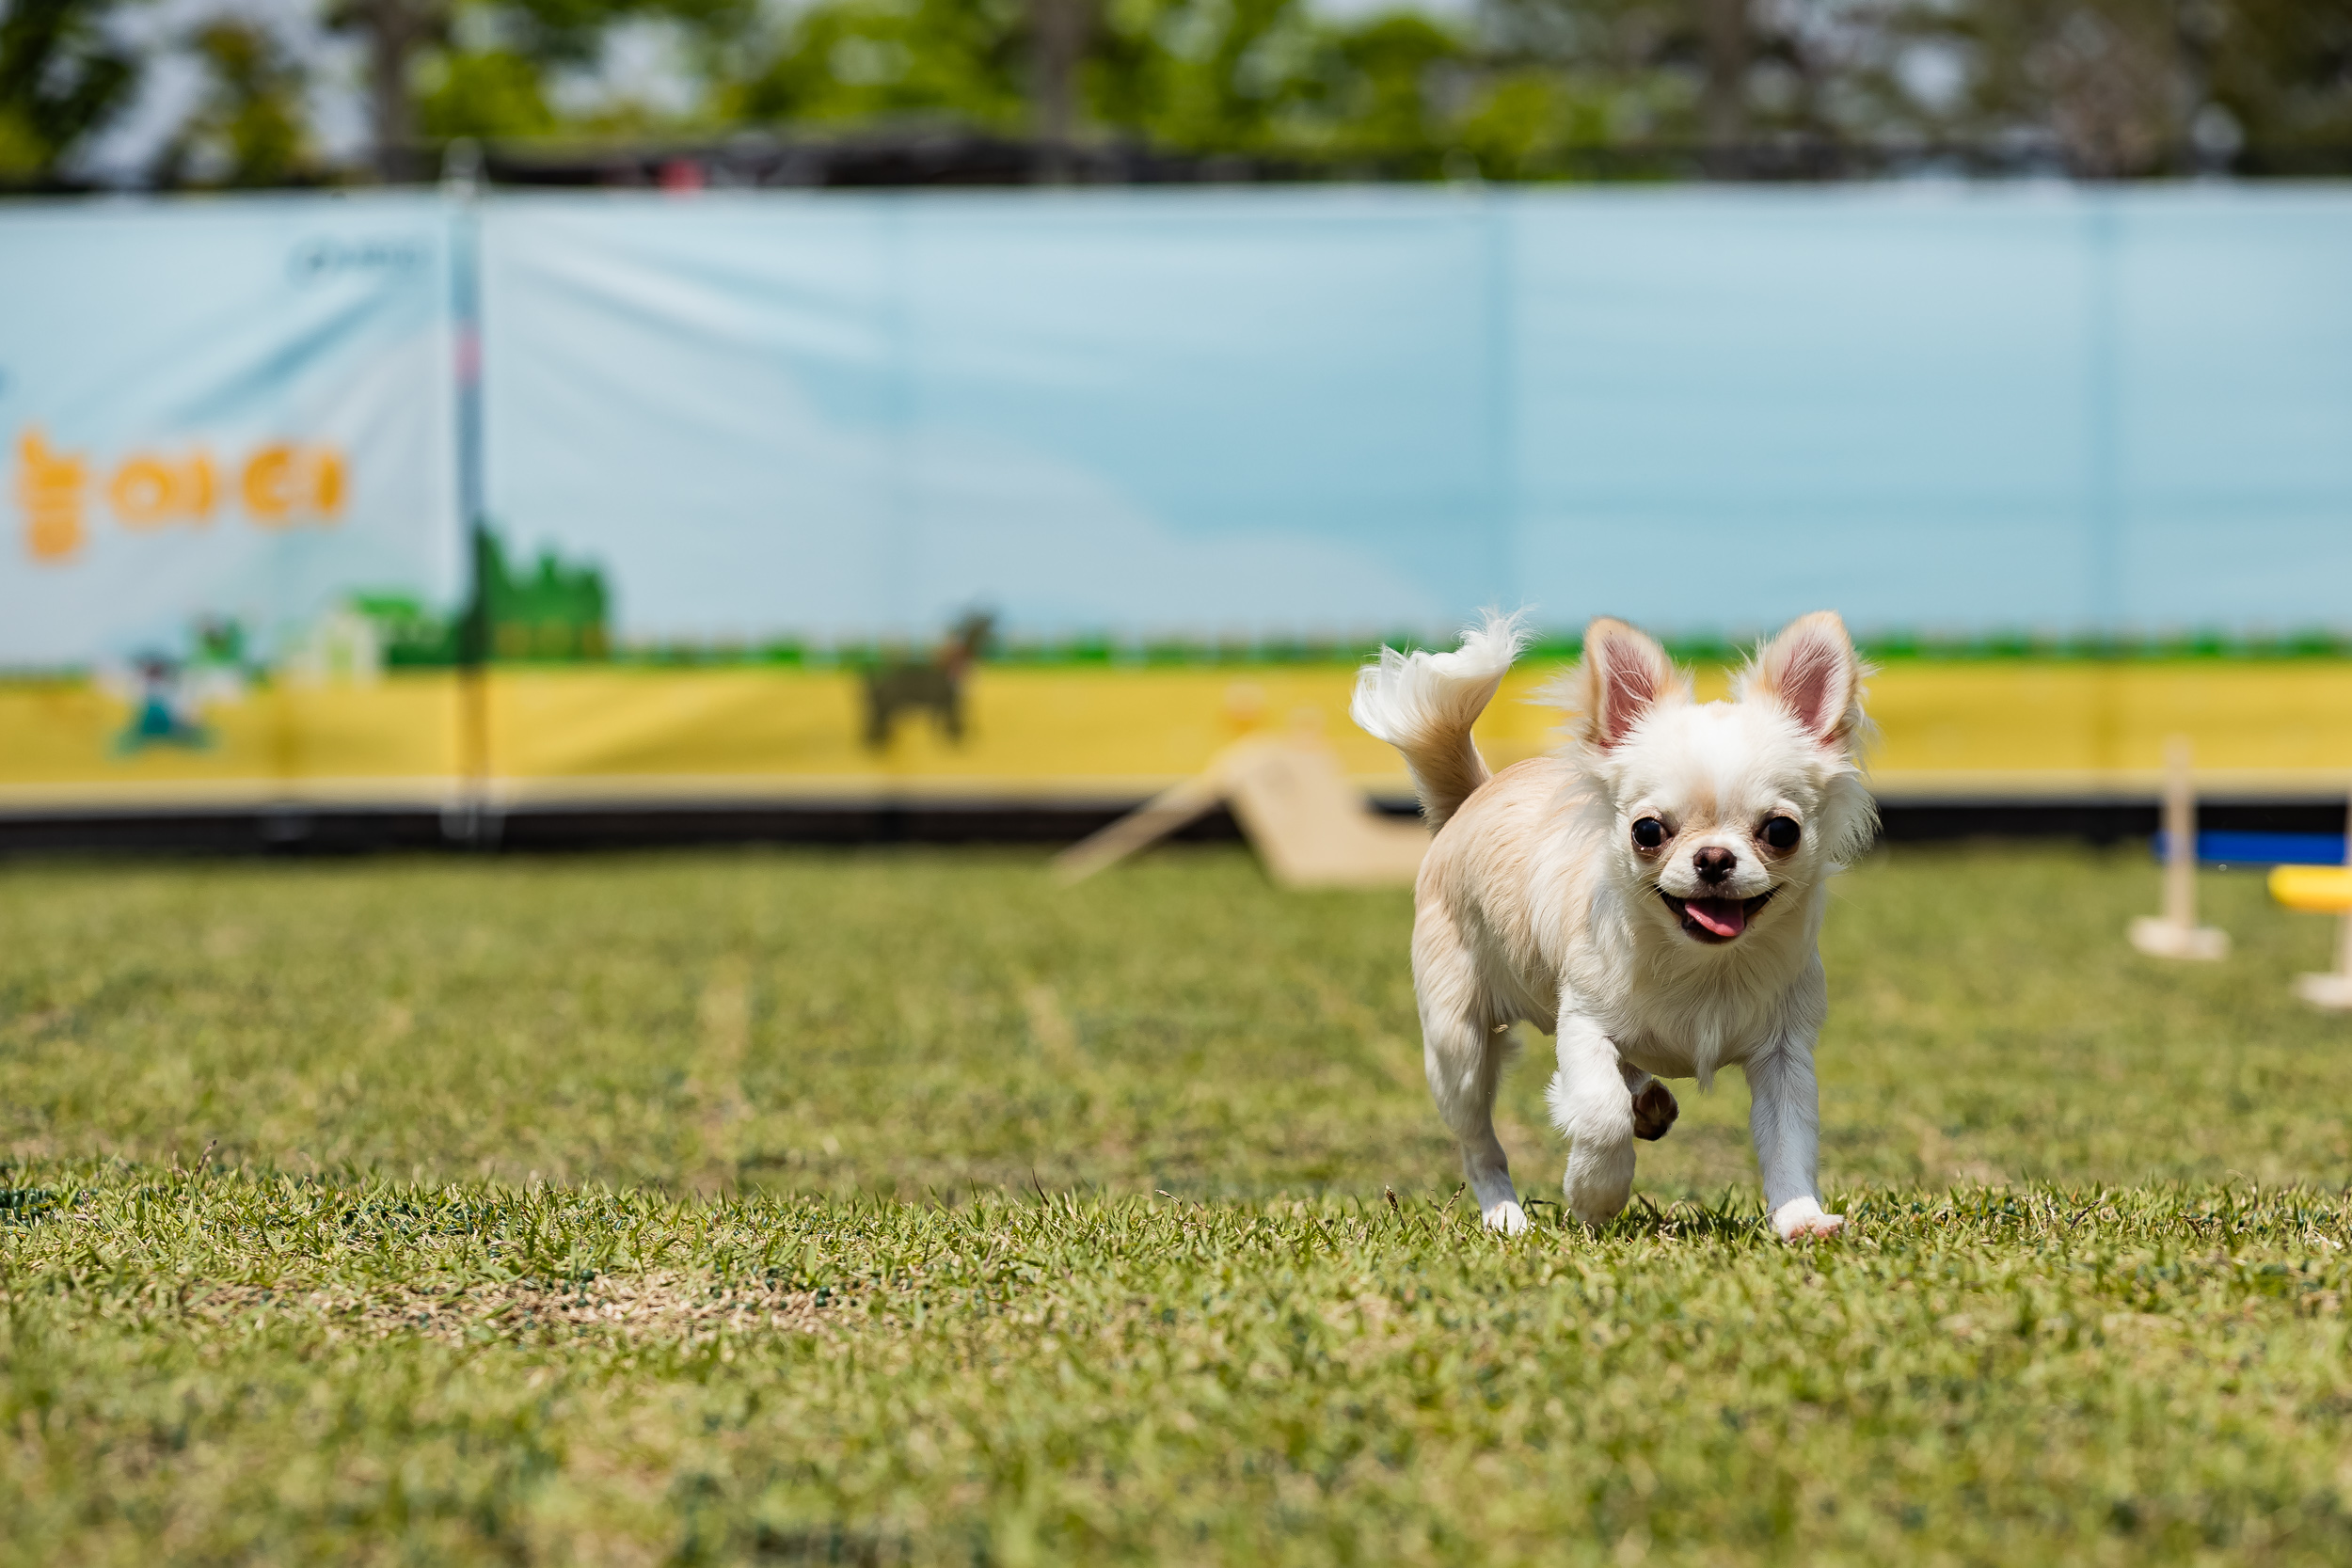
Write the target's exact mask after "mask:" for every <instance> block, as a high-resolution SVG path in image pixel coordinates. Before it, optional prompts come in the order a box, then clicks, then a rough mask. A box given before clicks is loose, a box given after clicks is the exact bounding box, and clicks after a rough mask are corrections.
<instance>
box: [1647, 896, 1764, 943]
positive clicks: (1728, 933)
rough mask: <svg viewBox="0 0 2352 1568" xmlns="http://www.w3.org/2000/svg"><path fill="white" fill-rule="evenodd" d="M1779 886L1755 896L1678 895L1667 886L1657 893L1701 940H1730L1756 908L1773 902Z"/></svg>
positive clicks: (1758, 908) (1685, 928)
mask: <svg viewBox="0 0 2352 1568" xmlns="http://www.w3.org/2000/svg"><path fill="white" fill-rule="evenodd" d="M1779 891H1780V889H1778V888H1773V889H1772V890H1771V891H1770V892H1765V893H1759V894H1757V895H1756V896H1755V897H1753V898H1677V897H1676V896H1675V895H1673V894H1671V893H1668V892H1667V891H1666V890H1665V889H1664V888H1660V889H1659V890H1658V896H1659V897H1661V898H1663V899H1664V900H1665V901H1666V908H1668V909H1670V910H1672V911H1674V912H1675V918H1676V919H1677V920H1679V921H1681V922H1682V928H1683V929H1684V930H1686V931H1688V932H1690V933H1691V935H1692V936H1694V937H1696V938H1698V939H1699V941H1701V942H1729V941H1730V940H1731V939H1732V938H1734V937H1736V936H1738V935H1739V934H1740V932H1742V931H1744V930H1746V929H1747V928H1748V922H1749V921H1751V920H1754V919H1755V918H1756V911H1758V910H1760V909H1762V908H1763V907H1764V906H1765V905H1767V904H1769V903H1771V902H1772V894H1774V893H1778V892H1779Z"/></svg>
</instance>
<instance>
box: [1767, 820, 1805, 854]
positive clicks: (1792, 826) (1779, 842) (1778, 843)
mask: <svg viewBox="0 0 2352 1568" xmlns="http://www.w3.org/2000/svg"><path fill="white" fill-rule="evenodd" d="M1801 832H1802V830H1801V829H1799V828H1798V826H1797V822H1796V818H1794V817H1792V816H1774V817H1769V818H1767V819H1766V820H1765V823H1764V842H1765V843H1767V844H1769V845H1771V846H1772V847H1773V848H1775V849H1794V848H1795V847H1797V839H1798V837H1799V836H1800V834H1801Z"/></svg>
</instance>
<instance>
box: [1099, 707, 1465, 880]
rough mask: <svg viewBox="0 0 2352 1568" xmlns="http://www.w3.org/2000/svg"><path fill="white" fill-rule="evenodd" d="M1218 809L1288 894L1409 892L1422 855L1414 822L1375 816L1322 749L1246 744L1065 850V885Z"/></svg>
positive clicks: (1424, 835)
mask: <svg viewBox="0 0 2352 1568" xmlns="http://www.w3.org/2000/svg"><path fill="white" fill-rule="evenodd" d="M1220 805H1224V806H1231V807H1232V812H1233V816H1234V819H1235V820H1236V821H1238V822H1239V823H1240V824H1241V831H1242V832H1243V834H1244V835H1245V836H1246V837H1247V838H1248V840H1249V844H1250V847H1252V848H1254V849H1256V850H1257V852H1258V856H1259V858H1260V859H1261V860H1263V862H1264V863H1265V868H1266V874H1267V875H1268V876H1270V877H1272V878H1273V879H1274V880H1275V881H1276V882H1277V883H1278V884H1279V885H1280V886H1282V887H1286V888H1337V887H1344V888H1370V887H1400V886H1409V885H1410V884H1411V882H1412V880H1413V878H1414V876H1415V875H1416V874H1417V873H1418V872H1419V871H1420V870H1421V860H1422V854H1423V853H1425V852H1426V851H1427V849H1428V848H1429V833H1428V831H1427V830H1426V829H1424V828H1423V827H1422V825H1421V824H1420V823H1419V822H1400V821H1396V820H1393V819H1391V818H1389V817H1386V816H1381V815H1380V814H1379V813H1378V812H1376V811H1375V810H1374V809H1373V807H1372V804H1371V802H1370V801H1368V800H1365V799H1364V796H1363V793H1362V792H1361V791H1360V790H1359V789H1358V788H1357V787H1356V786H1355V785H1354V784H1351V783H1349V782H1348V779H1347V775H1346V774H1345V773H1343V772H1342V771H1341V769H1340V759H1339V755H1338V753H1337V752H1333V751H1332V750H1331V749H1330V748H1329V747H1328V746H1327V745H1324V744H1323V743H1322V742H1320V741H1318V740H1314V739H1311V738H1307V737H1303V736H1302V737H1298V738H1290V739H1274V738H1262V737H1250V738H1247V739H1243V740H1239V741H1236V742H1234V743H1233V744H1232V745H1231V746H1228V747H1227V748H1226V749H1225V750H1224V751H1222V752H1218V753H1217V755H1216V758H1215V759H1214V760H1213V761H1211V763H1210V764H1209V768H1208V771H1206V772H1204V773H1202V774H1201V775H1200V777H1198V778H1193V779H1186V780H1185V781H1184V783H1183V784H1178V785H1176V786H1175V787H1174V788H1173V789H1170V790H1168V791H1166V792H1165V793H1163V794H1160V795H1158V796H1156V797H1154V798H1153V799H1152V800H1148V801H1146V802H1145V803H1144V804H1143V805H1141V806H1139V807H1137V808H1136V810H1134V811H1133V812H1130V813H1129V814H1128V815H1127V816H1122V817H1120V819H1119V820H1118V821H1116V822H1114V823H1112V824H1111V825H1110V826H1109V827H1107V828H1104V830H1103V831H1102V832H1098V833H1095V834H1094V835H1092V836H1091V837H1089V838H1087V839H1084V840H1082V841H1081V842H1079V843H1077V844H1074V845H1073V846H1071V847H1069V848H1068V849H1065V850H1063V851H1062V853H1061V854H1060V855H1058V856H1057V857H1056V858H1055V862H1054V868H1055V871H1056V873H1057V875H1058V876H1059V877H1060V879H1062V880H1063V881H1064V882H1078V881H1083V880H1085V879H1087V878H1089V877H1091V876H1093V875H1094V874H1095V873H1096V872H1098V871H1101V870H1103V869H1104V867H1106V866H1109V865H1114V864H1116V863H1119V862H1120V861H1122V860H1125V859H1126V858H1127V857H1128V856H1129V855H1132V854H1134V853H1136V851H1137V850H1139V849H1143V848H1146V847H1150V846H1151V845H1153V844H1156V843H1158V842H1159V841H1160V840H1161V839H1163V838H1166V837H1167V836H1168V834H1170V833H1172V832H1176V831H1177V830H1178V829H1180V828H1182V827H1184V825H1185V824H1186V823H1188V822H1193V821H1197V820H1198V819H1199V818H1200V817H1202V816H1206V815H1208V814H1209V813H1210V812H1212V811H1215V810H1216V808H1217V807H1218V806H1220Z"/></svg>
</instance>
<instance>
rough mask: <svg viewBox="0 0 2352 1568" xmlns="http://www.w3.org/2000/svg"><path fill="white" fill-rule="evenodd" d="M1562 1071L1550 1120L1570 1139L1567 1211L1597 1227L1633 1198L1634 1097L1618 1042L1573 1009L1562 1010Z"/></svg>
mask: <svg viewBox="0 0 2352 1568" xmlns="http://www.w3.org/2000/svg"><path fill="white" fill-rule="evenodd" d="M1559 1045H1560V1071H1559V1074H1558V1075H1557V1076H1556V1077H1554V1078H1553V1079H1552V1081H1551V1094H1550V1100H1551V1119H1552V1123H1553V1125H1555V1126H1556V1127H1558V1128H1559V1129H1560V1131H1561V1132H1565V1133H1566V1134H1567V1135H1568V1174H1567V1180H1565V1182H1563V1183H1562V1186H1563V1188H1564V1190H1565V1193H1566V1196H1567V1201H1568V1208H1569V1210H1570V1212H1573V1213H1574V1214H1575V1215H1576V1217H1577V1218H1578V1219H1581V1220H1582V1221H1583V1222H1584V1223H1585V1224H1586V1225H1589V1226H1591V1227H1593V1228H1595V1229H1598V1228H1599V1227H1602V1226H1604V1225H1606V1224H1608V1223H1609V1222H1610V1221H1611V1220H1613V1219H1614V1218H1616V1217H1617V1213H1618V1211H1620V1210H1622V1209H1623V1208H1624V1207H1625V1203H1626V1199H1627V1198H1629V1197H1630V1196H1633V1132H1634V1122H1633V1097H1632V1096H1631V1095H1630V1094H1629V1093H1627V1092H1626V1091H1627V1088H1628V1084H1627V1081H1626V1076H1625V1070H1624V1067H1623V1065H1622V1063H1621V1062H1620V1061H1619V1060H1618V1056H1617V1046H1616V1042H1615V1041H1613V1040H1612V1039H1611V1038H1610V1037H1608V1036H1607V1035H1605V1034H1603V1033H1602V1032H1601V1028H1600V1025H1599V1024H1597V1023H1596V1022H1593V1021H1592V1020H1591V1019H1589V1018H1586V1017H1583V1016H1582V1015H1581V1014H1579V1013H1578V1012H1576V1011H1575V1010H1574V1009H1573V1008H1569V1007H1563V1008H1562V1009H1561V1010H1560V1035H1559Z"/></svg>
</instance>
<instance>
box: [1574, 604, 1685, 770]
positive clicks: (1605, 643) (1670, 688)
mask: <svg viewBox="0 0 2352 1568" xmlns="http://www.w3.org/2000/svg"><path fill="white" fill-rule="evenodd" d="M1568 689H1569V691H1570V692H1571V693H1573V695H1574V699H1575V700H1574V708H1575V712H1576V722H1575V726H1574V727H1575V732H1576V737H1577V738H1578V739H1579V740H1581V741H1582V742H1584V744H1585V745H1587V746H1590V747H1592V748H1593V749H1594V750H1595V751H1597V752H1607V751H1611V750H1613V749H1614V748H1615V747H1616V746H1618V745H1619V744H1621V743H1622V742H1623V741H1624V739H1625V737H1626V736H1628V735H1629V734H1631V733H1632V730H1633V726H1634V725H1636V724H1638V723H1640V722H1641V721H1642V716H1643V715H1644V714H1645V713H1647V712H1649V710H1650V709H1651V708H1653V707H1656V706H1657V705H1659V704H1660V703H1662V702H1665V701H1667V700H1669V699H1670V698H1675V697H1679V696H1681V695H1682V694H1683V692H1682V680H1681V677H1680V676H1679V675H1677V673H1676V672H1675V666H1674V660H1673V659H1671V658H1668V657H1666V650H1665V649H1663V648H1661V647H1660V646H1659V645H1658V642H1657V640H1656V639H1654V638H1652V637H1651V636H1649V634H1648V633H1646V632H1641V631H1636V630H1635V629H1634V628H1633V627H1631V626H1627V625H1626V624H1625V623H1624V622H1623V621H1618V620H1613V619H1611V618H1610V617H1609V616H1606V615H1603V616H1601V617H1600V618H1599V619H1597V620H1596V621H1595V622H1594V623H1593V624H1592V625H1591V626H1586V627H1585V628H1584V662H1583V663H1581V664H1580V665H1578V666H1577V667H1576V673H1575V675H1574V676H1573V677H1572V678H1571V681H1570V682H1569V684H1568Z"/></svg>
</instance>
